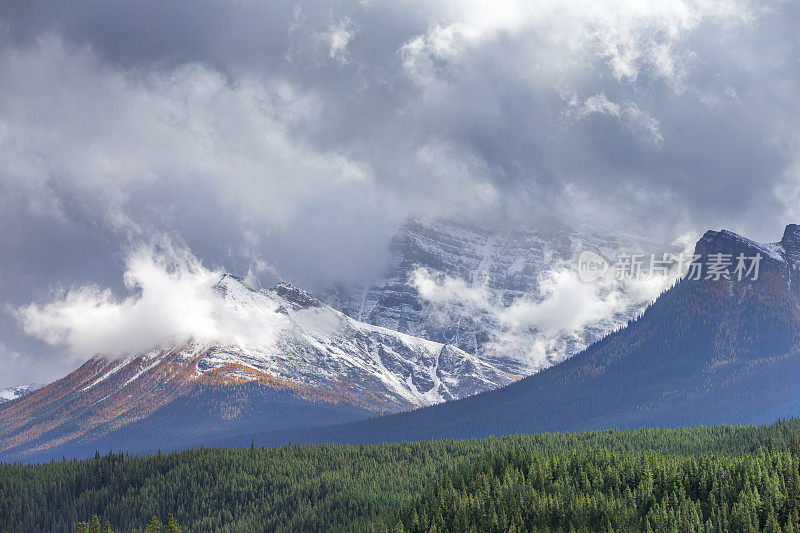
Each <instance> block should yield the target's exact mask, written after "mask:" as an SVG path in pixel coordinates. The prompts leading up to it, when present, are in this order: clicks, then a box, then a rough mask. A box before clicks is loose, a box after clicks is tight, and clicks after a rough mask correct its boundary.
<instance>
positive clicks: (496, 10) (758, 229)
mask: <svg viewBox="0 0 800 533" xmlns="http://www.w3.org/2000/svg"><path fill="white" fill-rule="evenodd" d="M0 19H1V20H2V22H0V224H2V231H0V303H2V306H3V313H2V315H0V366H2V367H5V368H7V369H8V370H7V371H6V372H3V373H2V374H0V386H4V385H12V384H16V383H19V382H26V381H31V380H49V379H52V378H55V377H58V376H59V375H61V374H63V373H64V372H65V371H67V370H68V369H69V368H71V367H72V366H74V364H75V362H74V361H73V360H69V359H67V358H64V357H62V356H61V350H60V349H59V348H58V347H51V346H48V345H45V344H44V343H42V342H41V341H38V340H35V339H31V338H29V337H28V336H26V335H25V334H24V333H23V332H22V330H21V329H20V327H19V324H18V323H17V320H16V319H15V318H14V316H13V310H14V309H17V308H19V307H20V306H22V305H25V304H28V303H30V302H35V301H44V300H47V299H48V298H49V297H52V295H53V294H54V293H56V292H57V291H59V290H60V289H63V288H68V287H70V286H72V285H82V284H86V283H94V284H97V285H98V286H100V287H111V288H112V289H114V290H115V291H119V294H120V295H124V294H126V292H125V290H124V288H123V286H122V284H121V274H122V271H123V270H124V262H125V257H126V255H127V253H128V251H129V250H130V248H131V247H132V246H134V245H136V244H137V243H139V242H142V241H147V240H149V239H152V238H154V237H158V236H161V235H164V234H166V235H168V236H170V237H171V238H172V239H174V240H176V241H179V242H182V243H185V244H186V246H187V247H188V248H190V249H191V250H192V252H193V253H194V254H195V255H196V256H197V257H198V258H200V259H201V260H202V261H203V262H204V263H205V264H207V265H209V266H211V267H223V268H226V269H227V270H229V271H233V272H237V273H240V274H245V273H247V272H248V270H250V269H253V271H254V272H256V273H257V274H258V275H259V276H260V277H261V278H262V280H263V281H264V282H265V283H269V282H272V281H274V280H276V279H278V278H283V279H287V280H290V281H293V282H296V283H298V284H300V285H303V286H305V287H308V288H310V289H312V290H313V289H318V288H319V287H323V286H326V285H328V284H330V283H332V282H337V281H354V280H359V279H367V278H369V277H371V276H374V275H375V274H376V273H377V272H380V270H381V268H382V267H383V265H384V262H385V260H386V254H385V246H386V242H387V240H388V238H389V237H390V236H391V235H392V233H393V232H394V231H395V229H396V228H397V226H398V224H400V223H401V222H402V221H403V220H404V219H406V218H407V217H409V216H418V217H448V218H455V219H463V220H469V221H475V222H478V223H481V224H487V225H514V224H535V223H536V221H537V220H539V219H540V218H541V217H543V216H555V217H557V218H559V219H562V220H564V221H565V222H567V223H568V224H570V225H572V226H577V227H580V226H584V227H592V228H600V229H603V230H606V231H615V230H616V229H619V228H624V229H625V231H627V232H634V233H642V234H649V235H659V236H662V237H663V238H664V239H670V238H673V237H675V236H677V235H679V234H682V233H684V232H686V231H693V232H696V233H701V232H702V231H704V230H705V229H707V228H721V227H725V228H730V229H733V230H736V231H740V232H742V233H746V234H748V235H749V236H751V237H753V238H756V239H760V240H775V239H777V238H779V236H780V231H781V229H782V227H783V225H784V224H786V223H787V222H797V221H798V220H800V212H799V211H800V209H798V208H799V207H800V204H799V203H798V192H800V174H799V171H800V161H799V160H798V153H800V152H798V148H799V146H798V144H799V143H800V129H799V127H798V124H800V120H799V119H800V116H799V115H800V111H799V110H800V34H798V32H797V28H798V26H799V25H800V3H798V2H796V1H781V2H763V3H760V2H747V1H741V2H740V1H720V2H710V1H688V0H684V1H681V0H669V1H655V2H645V3H640V2H611V1H595V2H582V1H577V0H575V1H571V0H570V1H567V2H563V1H555V0H547V1H539V2H527V1H520V2H508V3H506V2H500V3H496V2H491V3H489V2H486V3H480V2H445V1H440V2H437V1H433V2H430V1H425V2H404V3H397V4H392V5H383V4H381V3H378V2H370V1H365V2H302V3H297V4H289V3H280V2H261V1H256V0H238V1H233V0H228V1H196V0H193V1H174V2H157V1H144V2H143V1H119V2H114V3H113V4H109V3H108V2H103V1H100V0H96V1H74V2H69V3H67V2H59V1H53V2H22V1H20V2H6V3H0Z"/></svg>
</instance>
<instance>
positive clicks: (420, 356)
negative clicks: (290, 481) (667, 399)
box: [85, 274, 514, 412]
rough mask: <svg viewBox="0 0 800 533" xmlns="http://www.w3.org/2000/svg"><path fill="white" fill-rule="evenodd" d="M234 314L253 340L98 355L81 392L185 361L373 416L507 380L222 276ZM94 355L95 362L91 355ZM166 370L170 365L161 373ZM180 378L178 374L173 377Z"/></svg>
mask: <svg viewBox="0 0 800 533" xmlns="http://www.w3.org/2000/svg"><path fill="white" fill-rule="evenodd" d="M214 288H215V289H216V290H217V291H218V292H219V294H220V295H221V297H222V298H223V299H224V305H225V306H226V307H228V308H229V309H231V310H234V311H235V312H236V313H238V314H239V316H241V317H243V318H245V317H253V316H259V317H262V318H263V320H262V321H261V322H259V323H260V324H263V327H264V328H267V329H268V330H269V331H267V332H265V334H263V335H260V336H259V337H258V338H260V339H262V341H261V342H259V343H257V344H252V343H247V342H243V343H239V344H235V345H220V344H213V343H206V344H202V343H197V342H191V343H189V344H188V345H186V346H175V347H166V348H161V349H157V350H154V351H153V352H151V353H148V354H140V355H135V356H131V357H128V358H126V359H124V360H121V361H115V360H108V361H107V366H104V368H105V369H106V371H105V372H101V373H99V374H98V376H97V378H96V379H94V380H93V381H92V382H91V383H89V384H88V385H87V386H86V387H85V388H86V389H90V388H92V387H94V386H95V385H96V384H99V383H101V382H103V381H105V380H106V379H108V376H110V375H112V374H116V373H118V372H120V370H122V369H125V368H126V367H128V366H131V365H132V366H133V367H136V368H138V369H141V370H139V371H137V372H135V373H134V372H130V373H129V374H131V375H132V377H130V378H129V379H127V380H126V382H125V383H124V385H126V386H127V385H128V384H129V383H130V382H132V381H135V380H139V379H152V378H153V376H151V375H149V374H150V373H152V372H151V369H156V368H161V367H162V366H163V365H162V363H163V362H164V361H166V360H169V361H170V365H171V366H173V367H174V366H175V365H176V364H178V365H180V364H182V363H181V362H183V364H185V366H187V369H186V370H185V371H183V372H182V373H181V375H182V376H187V375H188V379H189V380H202V379H203V376H204V374H209V375H211V374H215V375H216V376H217V378H219V376H220V375H223V376H225V377H223V378H222V379H230V380H233V381H237V382H241V381H252V380H255V379H263V378H265V377H268V378H269V379H270V380H278V381H279V382H281V383H287V384H291V386H292V387H296V388H299V389H303V390H308V391H313V395H314V396H315V397H320V398H327V399H331V400H333V401H336V402H341V401H344V402H347V403H352V404H353V405H357V406H359V407H361V408H364V409H367V410H371V411H377V412H397V411H401V410H405V409H410V408H415V407H421V406H426V405H431V404H435V403H439V402H443V401H447V400H451V399H455V398H462V397H464V396H468V395H471V394H475V393H478V392H481V391H484V390H488V389H492V388H496V387H499V386H502V385H506V384H508V383H510V382H512V381H513V380H514V378H513V377H512V376H509V375H508V374H506V373H505V372H503V371H501V370H499V369H497V368H495V367H493V366H492V365H491V364H489V363H487V362H484V361H481V360H480V359H478V358H477V357H475V356H474V355H470V354H468V353H466V352H464V351H462V350H459V349H457V348H454V347H452V346H447V345H444V344H441V343H437V342H433V341H429V340H424V339H419V338H415V337H413V336H410V335H407V334H403V333H398V332H395V331H390V330H387V329H384V328H381V327H378V326H374V325H370V324H364V323H361V322H358V321H356V320H354V319H352V318H350V317H348V316H346V315H344V314H343V313H341V312H339V311H336V310H335V309H333V308H331V307H329V306H327V305H325V304H323V303H322V302H320V301H319V300H317V299H316V298H314V297H313V296H311V295H310V294H309V293H307V292H306V291H304V290H302V289H300V288H298V287H295V286H293V285H290V284H287V283H281V284H279V285H277V286H275V287H273V288H271V289H269V290H265V289H261V290H252V289H250V288H248V287H247V286H246V285H245V284H244V283H243V282H242V281H241V280H240V279H239V278H237V277H234V276H230V275H227V274H226V275H224V276H223V277H222V279H221V280H220V281H219V282H218V283H217V284H216V285H215V287H214ZM100 359H103V358H100ZM170 372H171V373H172V372H174V371H172V370H171V371H170ZM182 379H187V378H186V377H183V378H182Z"/></svg>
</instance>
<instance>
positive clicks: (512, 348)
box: [409, 235, 694, 369]
mask: <svg viewBox="0 0 800 533" xmlns="http://www.w3.org/2000/svg"><path fill="white" fill-rule="evenodd" d="M673 244H674V246H675V247H676V250H675V252H676V254H682V255H684V256H686V255H687V254H688V253H689V251H690V250H691V249H692V246H693V244H694V239H693V238H692V236H689V235H686V236H683V237H681V238H680V239H678V240H677V241H676V242H675V243H673ZM678 249H679V250H680V251H679V252H678V251H677V250H678ZM679 275H680V274H679V272H678V271H677V265H676V268H675V269H673V270H672V271H670V272H664V273H661V272H657V273H655V274H654V275H652V276H649V277H641V278H639V279H633V280H630V279H616V278H615V276H613V275H610V274H609V275H608V276H606V277H605V278H602V279H600V280H598V281H596V282H593V283H586V282H583V281H581V280H580V278H579V276H578V273H577V271H576V269H575V268H574V265H573V264H572V263H570V262H567V263H563V264H559V265H556V266H555V267H553V268H552V269H551V270H549V271H547V272H544V273H543V274H542V275H541V276H540V279H539V281H538V287H539V291H538V292H539V294H538V296H537V297H533V296H526V297H522V298H518V299H516V300H514V301H513V302H511V303H510V304H507V303H505V302H503V301H502V300H501V298H499V297H498V296H499V295H498V294H497V293H495V292H494V291H492V290H490V289H489V288H488V287H487V285H486V283H485V280H478V281H476V282H474V283H468V282H466V281H464V280H462V279H457V278H453V277H450V276H445V275H442V274H441V273H438V272H436V271H432V270H429V269H426V268H417V269H416V270H414V271H413V273H412V275H411V276H410V279H409V284H410V285H411V286H412V287H414V288H415V289H416V290H417V291H418V293H419V294H420V296H421V297H422V298H423V300H424V301H425V302H426V304H427V305H428V308H429V309H428V312H429V313H430V314H431V316H432V317H434V318H436V319H437V320H438V321H439V322H441V323H442V324H445V323H451V324H452V323H455V322H457V321H458V319H459V318H466V319H469V320H478V321H485V320H489V321H490V322H491V323H493V324H496V329H494V330H492V333H491V334H492V338H491V339H490V342H489V343H488V344H487V345H486V347H485V355H490V356H492V355H495V356H506V357H508V356H512V357H518V358H521V359H524V360H526V361H527V362H528V363H529V364H530V365H531V367H532V368H534V369H540V368H544V367H547V366H550V365H551V364H553V363H554V362H557V361H559V360H561V359H563V357H564V356H565V355H569V354H568V353H566V351H565V350H566V349H567V346H566V343H572V345H573V346H575V347H577V348H582V347H585V346H586V345H585V339H586V338H587V337H586V335H587V332H588V330H590V329H591V330H593V331H594V333H595V335H596V334H598V333H607V332H610V331H612V330H614V329H616V328H619V327H621V326H623V325H625V323H626V322H627V320H628V319H630V318H631V316H632V315H633V314H635V313H637V312H639V311H642V310H643V309H644V308H645V307H646V306H647V305H649V304H650V303H652V302H653V301H654V300H655V299H656V298H657V297H658V296H659V295H660V294H661V293H662V292H663V291H665V290H666V289H667V288H669V287H670V285H672V284H673V283H674V282H675V281H676V280H677V279H678V277H679Z"/></svg>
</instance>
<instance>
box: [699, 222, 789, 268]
mask: <svg viewBox="0 0 800 533" xmlns="http://www.w3.org/2000/svg"><path fill="white" fill-rule="evenodd" d="M798 251H800V226H798V225H797V224H789V225H787V226H786V229H785V231H784V233H783V238H782V239H781V240H780V241H779V242H774V243H760V242H756V241H754V240H752V239H748V238H747V237H743V236H741V235H739V234H738V233H734V232H733V231H729V230H721V231H714V230H709V231H707V232H705V234H703V236H702V237H701V238H700V240H698V241H697V245H696V246H695V255H698V256H701V257H706V256H708V255H709V254H718V253H722V254H730V255H731V256H733V257H736V256H738V255H739V254H744V255H745V256H754V255H756V254H761V257H762V263H761V264H762V265H763V266H765V267H766V268H770V267H772V268H785V266H786V264H787V259H788V258H789V256H791V255H794V254H795V253H797V252H798Z"/></svg>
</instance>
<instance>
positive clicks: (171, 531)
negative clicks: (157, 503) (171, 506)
mask: <svg viewBox="0 0 800 533" xmlns="http://www.w3.org/2000/svg"><path fill="white" fill-rule="evenodd" d="M164 533H181V526H179V525H178V521H177V520H175V517H174V516H172V513H170V515H169V517H167V525H166V527H165V528H164Z"/></svg>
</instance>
